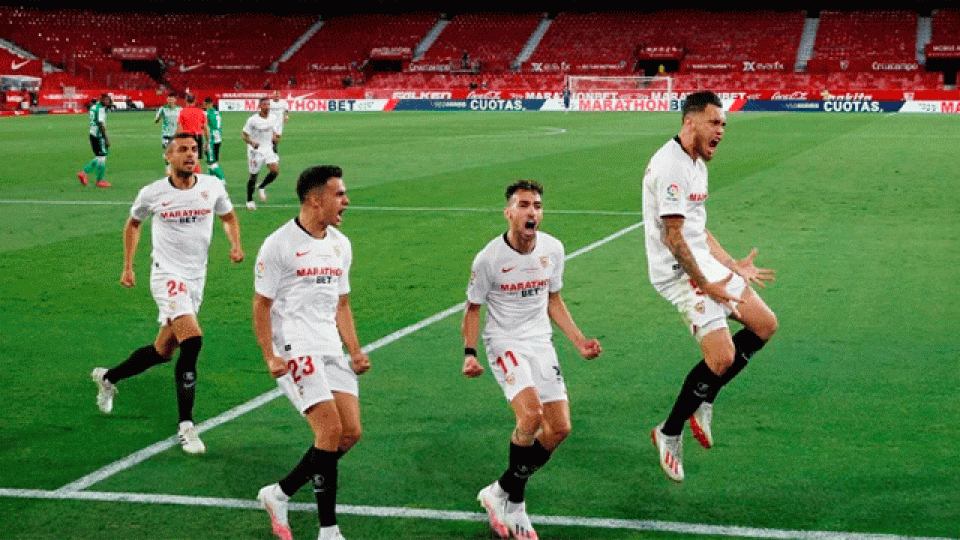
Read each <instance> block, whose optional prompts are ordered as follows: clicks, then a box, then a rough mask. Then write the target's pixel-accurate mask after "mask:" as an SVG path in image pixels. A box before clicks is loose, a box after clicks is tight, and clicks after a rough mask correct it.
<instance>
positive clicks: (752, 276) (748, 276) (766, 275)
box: [734, 248, 775, 287]
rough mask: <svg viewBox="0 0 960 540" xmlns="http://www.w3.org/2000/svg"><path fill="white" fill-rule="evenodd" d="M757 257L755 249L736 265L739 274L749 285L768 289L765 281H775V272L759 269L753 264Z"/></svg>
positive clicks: (768, 269)
mask: <svg viewBox="0 0 960 540" xmlns="http://www.w3.org/2000/svg"><path fill="white" fill-rule="evenodd" d="M756 256H757V248H753V250H752V251H751V252H750V254H749V255H747V256H746V257H745V258H743V259H741V260H739V261H737V262H736V263H734V267H735V268H736V269H737V273H738V274H740V276H741V277H743V279H745V280H747V282H748V283H756V284H757V285H759V286H761V287H766V286H767V284H766V283H764V281H773V280H774V279H775V278H774V276H773V274H774V273H775V271H774V270H772V269H770V268H757V267H756V266H755V265H754V264H753V258H754V257H756Z"/></svg>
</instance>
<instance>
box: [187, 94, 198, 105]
mask: <svg viewBox="0 0 960 540" xmlns="http://www.w3.org/2000/svg"><path fill="white" fill-rule="evenodd" d="M186 100H187V103H194V102H196V101H197V96H195V95H193V94H187V97H186Z"/></svg>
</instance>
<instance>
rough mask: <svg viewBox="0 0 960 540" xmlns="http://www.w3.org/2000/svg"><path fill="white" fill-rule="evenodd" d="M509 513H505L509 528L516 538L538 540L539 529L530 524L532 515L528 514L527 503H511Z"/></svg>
mask: <svg viewBox="0 0 960 540" xmlns="http://www.w3.org/2000/svg"><path fill="white" fill-rule="evenodd" d="M510 506H513V507H515V508H511V509H508V510H507V513H506V514H505V515H504V520H505V521H506V525H507V529H508V530H509V531H510V534H511V535H513V537H514V539H515V540H537V531H535V530H533V525H531V524H530V517H529V516H527V504H526V503H518V504H509V505H508V508H509V507H510Z"/></svg>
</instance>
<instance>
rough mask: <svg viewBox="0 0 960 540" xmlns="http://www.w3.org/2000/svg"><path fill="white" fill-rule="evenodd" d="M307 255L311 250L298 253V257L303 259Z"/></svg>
mask: <svg viewBox="0 0 960 540" xmlns="http://www.w3.org/2000/svg"><path fill="white" fill-rule="evenodd" d="M307 253H310V250H309V249H308V250H306V251H298V252H297V257H303V256H304V255H306V254H307Z"/></svg>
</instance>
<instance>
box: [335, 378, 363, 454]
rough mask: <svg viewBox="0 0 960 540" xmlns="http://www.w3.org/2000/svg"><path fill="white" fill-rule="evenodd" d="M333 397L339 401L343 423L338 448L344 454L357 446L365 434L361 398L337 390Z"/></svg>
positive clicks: (341, 422) (339, 411)
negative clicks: (361, 419)
mask: <svg viewBox="0 0 960 540" xmlns="http://www.w3.org/2000/svg"><path fill="white" fill-rule="evenodd" d="M333 399H334V400H335V401H336V403H337V412H338V413H339V414H340V425H341V433H340V442H339V443H338V445H337V450H338V451H339V452H340V454H341V455H343V454H346V453H347V452H349V451H350V449H351V448H353V447H354V446H356V444H357V442H358V441H359V440H360V437H361V436H362V435H363V425H362V424H361V422H360V400H359V398H357V396H355V395H353V394H349V393H346V392H337V391H334V392H333Z"/></svg>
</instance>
